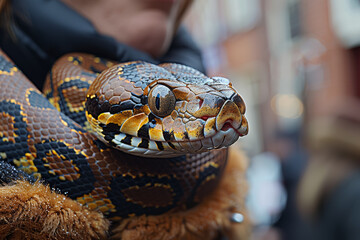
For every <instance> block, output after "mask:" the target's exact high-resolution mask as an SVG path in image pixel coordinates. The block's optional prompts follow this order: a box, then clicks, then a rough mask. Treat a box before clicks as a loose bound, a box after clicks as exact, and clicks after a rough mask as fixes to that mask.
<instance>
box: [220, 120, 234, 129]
mask: <svg viewBox="0 0 360 240" xmlns="http://www.w3.org/2000/svg"><path fill="white" fill-rule="evenodd" d="M230 128H234V127H233V126H232V125H231V123H230V121H226V123H225V124H224V125H223V126H222V128H221V130H222V131H227V130H229V129H230Z"/></svg>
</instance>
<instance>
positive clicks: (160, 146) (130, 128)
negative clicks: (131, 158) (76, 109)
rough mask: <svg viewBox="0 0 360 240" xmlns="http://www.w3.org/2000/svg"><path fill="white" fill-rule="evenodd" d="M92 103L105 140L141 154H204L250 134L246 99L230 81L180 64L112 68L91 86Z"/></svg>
mask: <svg viewBox="0 0 360 240" xmlns="http://www.w3.org/2000/svg"><path fill="white" fill-rule="evenodd" d="M86 107H87V114H86V115H87V118H88V120H89V122H90V124H91V126H92V128H93V129H94V131H95V132H96V133H97V134H98V135H99V136H100V139H102V140H103V141H104V142H106V143H108V144H111V145H113V146H115V147H116V148H118V149H120V150H122V151H126V152H128V153H131V154H135V155H142V156H143V155H144V154H145V155H147V156H148V157H169V156H178V155H183V154H185V153H201V152H204V151H209V150H212V149H217V148H223V147H228V146H230V145H231V144H233V143H234V142H235V141H236V140H237V139H238V138H239V137H240V136H244V135H246V134H247V133H248V123H247V120H246V118H245V116H244V114H245V104H244V101H243V99H242V98H241V97H240V95H239V94H238V93H237V92H236V91H235V89H234V88H233V87H232V85H231V83H230V81H229V80H227V79H225V78H221V77H214V78H208V77H206V76H205V75H203V74H202V73H200V72H198V71H196V70H194V69H192V68H190V67H186V66H183V65H179V64H162V65H159V66H156V65H152V64H148V63H143V62H132V63H127V64H123V65H118V66H115V67H112V68H110V69H109V70H107V71H105V72H103V73H102V74H100V75H99V76H98V78H97V79H96V80H95V81H94V83H93V84H92V85H91V87H90V89H89V92H88V94H87V102H86Z"/></svg>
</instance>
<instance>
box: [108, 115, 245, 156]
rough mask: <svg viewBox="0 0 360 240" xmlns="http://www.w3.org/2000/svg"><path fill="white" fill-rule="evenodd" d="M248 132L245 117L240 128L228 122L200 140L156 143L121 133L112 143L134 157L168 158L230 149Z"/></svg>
mask: <svg viewBox="0 0 360 240" xmlns="http://www.w3.org/2000/svg"><path fill="white" fill-rule="evenodd" d="M247 132H248V125H247V120H246V118H245V117H244V116H243V118H242V123H241V124H240V126H239V127H238V128H235V127H234V124H232V122H231V121H227V122H225V123H224V124H223V126H222V128H221V129H220V130H219V131H216V132H215V134H212V135H211V136H206V137H204V138H200V139H194V140H189V139H187V140H181V141H154V140H151V139H143V138H140V137H136V136H129V135H127V134H124V133H120V134H117V135H115V136H114V139H113V140H112V143H113V144H114V145H115V147H116V148H118V149H119V150H121V151H125V152H128V153H130V154H132V155H138V156H144V155H146V156H147V157H157V158H168V157H176V156H181V155H185V154H187V153H201V152H205V151H209V150H212V149H219V148H224V147H228V146H230V145H232V144H233V143H234V142H236V141H237V140H238V138H239V137H240V136H244V135H246V134H247Z"/></svg>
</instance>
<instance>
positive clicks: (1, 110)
mask: <svg viewBox="0 0 360 240" xmlns="http://www.w3.org/2000/svg"><path fill="white" fill-rule="evenodd" d="M109 67H110V68H109ZM107 68H109V69H107ZM105 69H107V70H106V71H104V70H105ZM96 77H97V78H96ZM95 78H96V80H94V79H95ZM90 84H91V85H90ZM88 89H89V90H88ZM87 90H88V92H87ZM0 91H1V93H0V156H1V157H2V159H4V161H6V162H8V163H10V164H12V165H14V166H16V167H17V168H18V169H21V170H23V171H25V172H26V173H28V174H31V175H33V176H35V177H37V178H41V179H42V180H44V181H45V182H46V183H48V184H50V186H51V187H54V188H57V189H60V191H61V192H62V193H65V194H66V195H67V196H69V197H70V198H72V199H75V200H77V201H78V202H79V203H81V204H83V205H86V206H88V207H89V208H90V209H93V210H100V211H101V212H103V213H104V214H105V215H106V216H107V217H109V218H112V219H119V218H127V217H131V216H138V215H142V214H146V215H158V214H162V213H165V212H168V211H176V210H183V209H187V208H190V207H192V206H194V205H196V204H197V203H199V202H200V201H201V200H202V199H204V198H206V197H207V196H208V194H209V193H210V192H211V191H212V190H213V189H214V188H215V187H216V185H217V184H218V182H219V179H220V178H221V175H222V172H223V170H224V167H225V165H226V161H227V149H226V147H227V146H229V145H231V144H232V143H234V142H235V141H236V140H237V139H238V137H239V136H243V135H246V134H247V131H248V126H247V121H246V118H245V117H244V116H243V114H244V113H245V105H244V103H243V101H242V99H241V97H240V96H239V95H238V94H237V93H236V92H235V90H234V89H233V88H232V87H231V84H230V83H229V81H228V80H227V79H224V78H208V77H206V76H204V75H203V74H201V73H199V72H197V71H196V70H194V69H191V68H189V67H185V66H182V65H177V64H163V65H159V66H156V65H151V64H148V63H144V62H131V63H124V64H120V65H116V64H115V63H114V62H111V61H107V60H104V59H101V58H98V57H94V56H91V55H86V54H72V55H67V56H64V57H62V58H61V59H60V60H59V61H58V62H57V63H56V64H55V65H54V67H53V69H52V70H51V72H50V73H49V76H48V79H47V82H46V84H45V89H44V93H45V95H46V96H47V97H48V99H49V100H47V99H46V98H45V97H44V96H43V95H42V93H41V92H40V91H39V90H37V89H36V88H35V87H34V85H33V84H32V83H31V82H29V81H28V80H27V79H26V78H25V77H24V75H23V74H22V73H21V72H20V70H18V69H17V68H16V66H14V64H13V63H12V62H11V61H10V60H9V59H8V58H7V57H6V56H5V54H4V53H2V52H1V53H0ZM86 92H87V93H86ZM50 103H52V104H50ZM85 105H86V109H85ZM85 112H86V113H85ZM86 118H87V119H88V121H86ZM91 128H92V129H93V130H90V129H91ZM99 139H100V140H99ZM114 148H118V149H120V151H119V150H118V149H114Z"/></svg>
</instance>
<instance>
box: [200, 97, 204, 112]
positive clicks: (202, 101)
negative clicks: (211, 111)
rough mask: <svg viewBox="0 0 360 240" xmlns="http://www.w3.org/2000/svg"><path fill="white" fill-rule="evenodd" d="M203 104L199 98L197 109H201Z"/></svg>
mask: <svg viewBox="0 0 360 240" xmlns="http://www.w3.org/2000/svg"><path fill="white" fill-rule="evenodd" d="M203 103H204V100H202V99H201V98H199V109H200V108H201V107H202V105H203Z"/></svg>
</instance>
